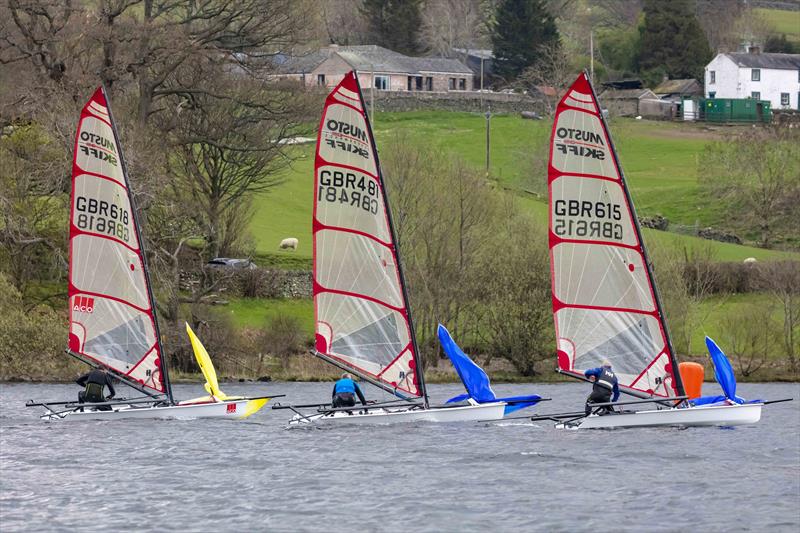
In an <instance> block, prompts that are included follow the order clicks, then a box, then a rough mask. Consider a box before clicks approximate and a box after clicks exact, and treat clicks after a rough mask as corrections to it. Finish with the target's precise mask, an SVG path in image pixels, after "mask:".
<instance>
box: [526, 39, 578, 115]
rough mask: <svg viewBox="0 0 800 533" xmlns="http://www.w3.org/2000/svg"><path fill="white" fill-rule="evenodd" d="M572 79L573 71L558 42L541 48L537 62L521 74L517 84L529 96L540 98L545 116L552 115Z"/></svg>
mask: <svg viewBox="0 0 800 533" xmlns="http://www.w3.org/2000/svg"><path fill="white" fill-rule="evenodd" d="M574 79H575V69H574V68H573V66H572V65H571V64H570V61H569V57H568V56H567V54H566V52H565V51H564V49H563V47H562V46H561V45H560V44H559V43H558V42H553V43H548V44H545V45H543V46H542V47H541V52H540V59H539V61H537V63H536V65H534V66H532V67H530V68H527V69H526V70H525V71H524V72H523V73H522V75H521V76H520V79H519V83H520V84H521V85H522V86H523V87H525V89H526V90H527V91H528V93H529V94H531V95H535V96H536V97H537V98H540V99H541V100H542V101H543V102H544V104H545V110H546V111H547V114H548V115H552V114H553V113H555V109H556V105H557V104H558V101H559V100H560V99H561V97H562V96H563V95H564V93H565V92H566V90H567V88H568V87H569V85H570V84H571V83H572V81H573V80H574Z"/></svg>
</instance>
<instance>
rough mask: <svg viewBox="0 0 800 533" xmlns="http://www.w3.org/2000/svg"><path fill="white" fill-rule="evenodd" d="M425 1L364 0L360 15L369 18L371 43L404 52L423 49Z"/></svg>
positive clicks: (411, 53)
mask: <svg viewBox="0 0 800 533" xmlns="http://www.w3.org/2000/svg"><path fill="white" fill-rule="evenodd" d="M421 4H422V0H364V4H363V5H362V7H361V15H362V16H363V17H364V18H365V19H366V20H367V25H368V27H369V37H370V40H371V42H372V44H377V45H379V46H383V47H385V48H388V49H390V50H394V51H395V52H400V53H402V54H408V55H415V54H418V53H419V52H420V46H419V40H418V33H419V29H420V27H421V26H422V17H421V15H420V6H421Z"/></svg>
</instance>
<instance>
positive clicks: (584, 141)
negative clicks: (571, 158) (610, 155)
mask: <svg viewBox="0 0 800 533" xmlns="http://www.w3.org/2000/svg"><path fill="white" fill-rule="evenodd" d="M556 137H558V139H560V140H561V142H559V141H558V140H557V141H556V142H555V147H556V150H558V151H559V152H561V153H562V154H565V155H577V156H581V157H589V158H591V159H597V160H599V161H603V160H604V159H605V158H606V151H605V143H604V142H603V138H602V137H601V136H600V134H599V133H595V132H593V131H586V130H577V129H574V128H558V129H556Z"/></svg>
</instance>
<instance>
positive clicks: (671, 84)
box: [653, 78, 703, 103]
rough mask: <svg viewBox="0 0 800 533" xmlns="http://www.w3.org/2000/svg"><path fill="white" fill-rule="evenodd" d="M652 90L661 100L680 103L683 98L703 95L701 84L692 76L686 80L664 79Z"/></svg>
mask: <svg viewBox="0 0 800 533" xmlns="http://www.w3.org/2000/svg"><path fill="white" fill-rule="evenodd" d="M653 92H654V93H656V96H658V97H659V98H661V99H662V100H669V101H671V102H678V103H680V102H681V100H683V99H684V98H687V97H688V98H691V97H693V96H703V86H702V85H701V84H700V82H699V81H697V80H696V79H694V78H689V79H687V80H665V81H663V82H661V83H660V84H659V85H658V86H657V87H656V88H655V89H653Z"/></svg>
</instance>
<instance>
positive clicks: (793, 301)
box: [758, 261, 800, 373]
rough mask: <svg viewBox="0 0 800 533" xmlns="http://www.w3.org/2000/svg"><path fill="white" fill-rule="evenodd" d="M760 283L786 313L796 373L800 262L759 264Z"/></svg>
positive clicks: (786, 339)
mask: <svg viewBox="0 0 800 533" xmlns="http://www.w3.org/2000/svg"><path fill="white" fill-rule="evenodd" d="M758 273H759V278H760V279H759V282H760V285H761V287H762V288H763V289H765V290H766V291H767V292H768V293H769V294H770V295H771V296H772V299H773V300H774V302H775V303H776V304H777V305H778V306H779V308H780V311H781V313H782V315H783V330H782V332H783V335H782V340H783V342H782V344H783V346H782V347H783V350H784V355H785V356H786V358H787V359H788V360H789V368H790V370H791V371H792V372H794V373H796V372H797V371H798V365H797V357H798V355H800V264H798V262H797V261H773V262H769V263H764V264H759V265H758Z"/></svg>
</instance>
